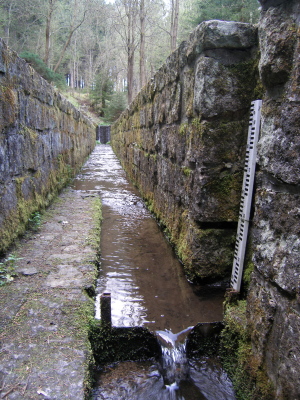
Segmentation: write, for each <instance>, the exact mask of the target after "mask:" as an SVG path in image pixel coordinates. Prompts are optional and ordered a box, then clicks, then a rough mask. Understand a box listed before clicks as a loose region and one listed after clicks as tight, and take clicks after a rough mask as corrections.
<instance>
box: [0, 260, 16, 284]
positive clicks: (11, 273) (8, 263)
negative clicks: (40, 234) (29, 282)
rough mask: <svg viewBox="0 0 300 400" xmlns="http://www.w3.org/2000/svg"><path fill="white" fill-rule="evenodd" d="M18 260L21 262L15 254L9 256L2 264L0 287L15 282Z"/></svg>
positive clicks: (0, 267)
mask: <svg viewBox="0 0 300 400" xmlns="http://www.w3.org/2000/svg"><path fill="white" fill-rule="evenodd" d="M18 260H21V258H18V257H16V255H15V254H9V256H8V257H7V258H6V259H5V260H4V261H3V262H0V286H3V285H5V284H7V283H9V282H11V281H13V280H14V277H15V276H16V273H15V268H16V267H17V265H16V262H17V261H18Z"/></svg>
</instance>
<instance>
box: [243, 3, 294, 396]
mask: <svg viewBox="0 0 300 400" xmlns="http://www.w3.org/2000/svg"><path fill="white" fill-rule="evenodd" d="M261 3H262V7H263V10H262V14H261V19H260V23H259V38H260V49H261V59H260V63H259V70H260V74H261V78H262V82H263V85H264V86H265V89H266V95H265V97H264V101H263V108H262V127H261V138H260V141H259V149H258V174H257V186H258V187H257V191H256V199H255V214H254V226H253V229H252V236H253V239H252V240H253V245H252V249H251V251H252V255H253V263H254V272H253V274H252V278H251V284H250V290H249V294H248V298H247V303H248V329H249V332H250V333H251V343H252V350H253V356H254V357H255V358H256V362H257V364H258V366H259V368H260V369H265V370H266V371H267V374H268V376H269V378H271V381H272V382H273V385H274V387H275V398H276V399H280V400H282V399H299V398H300V345H299V334H300V314H299V313H300V298H299V294H300V292H299V288H300V236H299V233H300V230H299V229H300V162H299V158H300V87H299V84H300V59H299V50H300V30H299V29H300V28H299V22H300V4H299V1H297V0H289V1H270V0H269V1H265V0H264V1H261Z"/></svg>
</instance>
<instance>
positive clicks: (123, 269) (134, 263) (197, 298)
mask: <svg viewBox="0 0 300 400" xmlns="http://www.w3.org/2000/svg"><path fill="white" fill-rule="evenodd" d="M73 188H74V189H76V190H81V191H83V193H85V192H86V191H87V192H88V193H91V192H92V193H97V194H99V195H100V197H101V199H102V204H103V224H102V238H101V270H100V278H99V282H98V292H99V294H101V293H103V292H109V293H111V297H112V323H113V325H114V326H137V325H139V326H145V327H148V328H149V329H151V330H153V331H154V330H163V329H170V330H172V331H173V332H179V331H181V330H182V329H185V328H187V327H188V326H191V325H195V324H197V323H198V322H214V321H221V320H222V302H223V296H224V291H223V290H220V289H219V288H214V287H195V286H193V285H191V284H190V283H189V282H188V281H187V280H186V278H185V276H184V273H183V268H182V265H181V264H180V262H179V261H178V259H177V258H176V256H175V254H174V251H173V249H172V247H171V246H170V244H169V243H168V241H167V240H166V238H165V237H164V235H163V233H162V232H161V230H160V228H159V226H158V225H157V223H156V221H155V219H154V218H153V217H152V215H151V213H150V212H149V211H148V209H147V208H146V207H145V205H144V203H143V201H142V199H141V198H140V196H139V194H138V191H137V190H136V188H135V187H134V186H133V185H132V184H131V183H130V182H129V181H128V180H127V179H126V174H125V172H124V170H123V169H122V167H121V165H120V163H119V161H118V159H117V157H116V156H115V154H114V153H113V151H112V149H111V147H110V146H108V145H98V146H97V147H96V149H95V150H94V152H93V153H92V155H91V156H90V158H89V160H88V162H87V163H86V165H85V166H84V168H83V169H82V172H81V174H80V175H78V177H77V178H76V179H75V181H74V183H73ZM97 316H98V317H99V311H97Z"/></svg>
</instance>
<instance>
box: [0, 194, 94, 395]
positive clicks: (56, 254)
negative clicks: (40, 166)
mask: <svg viewBox="0 0 300 400" xmlns="http://www.w3.org/2000/svg"><path fill="white" fill-rule="evenodd" d="M99 205H100V204H99V199H98V198H96V197H94V196H89V195H86V196H85V195H84V194H83V193H82V192H77V191H74V190H72V189H70V188H68V189H66V190H65V191H64V192H63V193H62V194H61V195H60V196H59V197H58V199H57V200H56V201H55V203H54V204H53V205H52V206H51V207H50V208H49V209H48V210H47V211H46V213H45V215H44V216H43V218H42V225H41V227H40V229H39V231H38V232H37V233H32V234H31V235H28V236H27V238H23V239H22V240H21V241H20V243H19V244H18V245H17V247H16V249H14V250H13V252H14V254H15V255H16V256H17V257H20V258H21V260H19V261H18V262H17V265H18V267H16V268H15V270H16V272H17V274H18V275H17V277H16V278H15V279H14V281H13V282H11V283H9V284H6V285H5V286H1V287H0V348H1V354H0V399H7V400H12V399H17V400H20V399H53V400H54V399H57V400H64V399H68V400H70V399H72V400H77V399H78V400H79V399H84V396H85V387H86V385H88V381H89V374H88V366H89V363H90V360H91V357H92V356H91V351H90V346H89V342H88V338H87V323H88V320H89V318H91V317H92V316H93V314H94V303H93V300H92V299H91V298H90V297H89V296H88V294H87V293H90V292H91V291H92V288H93V285H94V283H95V278H96V273H97V270H96V267H95V265H96V263H97V256H98V254H97V250H98V249H99V240H100V210H99Z"/></svg>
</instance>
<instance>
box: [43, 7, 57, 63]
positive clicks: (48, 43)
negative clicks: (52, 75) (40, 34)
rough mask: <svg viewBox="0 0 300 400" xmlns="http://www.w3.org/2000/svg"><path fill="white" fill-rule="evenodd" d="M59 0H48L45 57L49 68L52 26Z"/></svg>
mask: <svg viewBox="0 0 300 400" xmlns="http://www.w3.org/2000/svg"><path fill="white" fill-rule="evenodd" d="M56 3H57V0H48V9H47V16H46V33H45V56H44V62H45V64H46V65H47V67H49V59H50V47H51V41H50V40H51V33H52V30H51V25H52V19H53V13H54V11H55V9H56Z"/></svg>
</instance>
